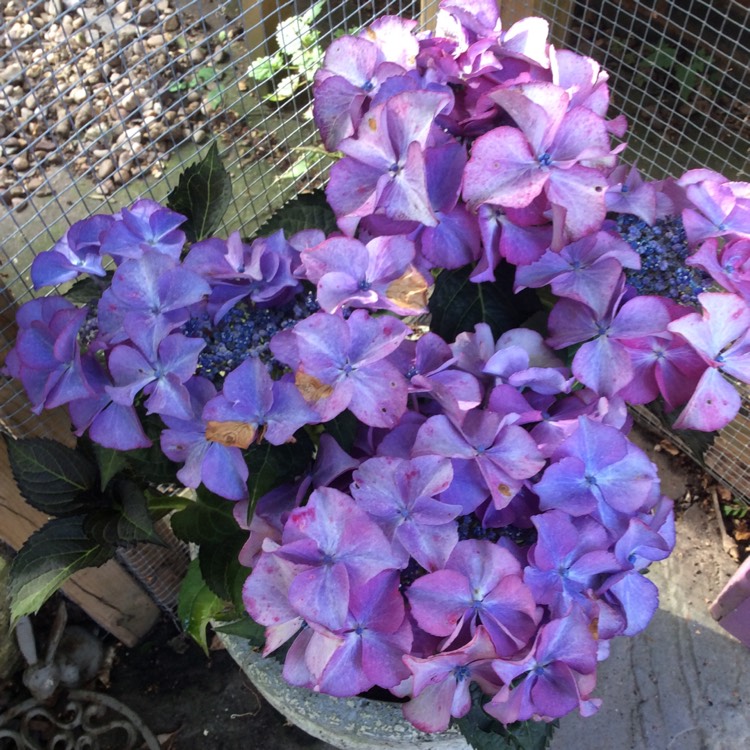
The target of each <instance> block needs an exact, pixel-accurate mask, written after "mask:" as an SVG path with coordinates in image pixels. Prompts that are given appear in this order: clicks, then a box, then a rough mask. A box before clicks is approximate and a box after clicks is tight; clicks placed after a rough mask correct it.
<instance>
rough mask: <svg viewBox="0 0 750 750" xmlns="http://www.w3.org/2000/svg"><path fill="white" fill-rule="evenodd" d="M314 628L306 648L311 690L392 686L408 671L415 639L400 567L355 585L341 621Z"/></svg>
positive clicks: (347, 691) (353, 691) (342, 692)
mask: <svg viewBox="0 0 750 750" xmlns="http://www.w3.org/2000/svg"><path fill="white" fill-rule="evenodd" d="M312 627H313V630H314V631H315V632H314V633H313V634H312V636H311V637H310V641H309V643H308V645H307V648H306V650H305V656H306V667H307V669H308V671H309V672H310V673H311V676H312V680H311V682H312V685H311V687H312V688H313V690H320V691H321V692H323V693H326V694H327V695H336V696H339V697H343V696H351V695H358V694H359V693H363V692H365V691H367V690H369V689H370V688H371V687H373V686H375V685H377V686H378V687H383V688H392V687H395V686H396V685H398V684H399V683H400V682H402V681H403V680H404V679H406V678H407V677H408V676H409V670H408V668H407V667H406V665H405V664H404V662H403V657H404V655H405V654H408V653H409V651H410V649H411V645H412V629H411V625H410V623H409V619H408V618H407V617H406V608H405V607H404V599H403V597H402V596H401V592H400V591H399V579H398V574H397V573H396V571H391V570H385V571H383V572H382V573H378V574H377V575H376V576H373V577H372V578H371V579H370V580H369V581H367V582H366V583H363V584H362V585H360V586H358V587H357V588H355V589H352V591H351V596H350V600H349V614H348V615H347V618H346V620H345V621H344V624H343V626H342V627H341V628H340V629H339V630H337V631H335V632H332V631H329V630H327V629H326V628H321V627H320V626H319V625H315V624H313V626H312Z"/></svg>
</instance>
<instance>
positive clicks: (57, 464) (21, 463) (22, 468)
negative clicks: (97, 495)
mask: <svg viewBox="0 0 750 750" xmlns="http://www.w3.org/2000/svg"><path fill="white" fill-rule="evenodd" d="M5 443H6V445H7V446H8V457H9V459H10V467H11V470H12V472H13V478H14V479H15V480H16V484H17V485H18V489H19V490H20V492H21V495H23V497H24V498H25V499H26V501H27V502H28V503H29V505H31V506H33V507H34V508H36V509H37V510H40V511H42V512H43V513H47V514H49V515H51V516H63V515H69V514H71V513H77V512H78V511H79V510H81V509H82V508H84V507H86V505H87V502H86V498H85V493H86V492H87V491H88V490H90V489H91V488H93V487H94V486H95V485H96V479H97V471H96V466H94V464H93V463H92V462H91V461H89V460H88V459H87V458H86V457H85V456H84V455H83V454H82V453H81V452H80V451H76V450H74V449H73V448H68V447H67V446H66V445H62V443H58V442H56V441H54V440H49V439H47V438H25V439H22V440H14V439H13V438H10V437H8V436H7V435H6V436H5Z"/></svg>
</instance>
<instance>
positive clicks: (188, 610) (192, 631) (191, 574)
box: [177, 560, 225, 655]
mask: <svg viewBox="0 0 750 750" xmlns="http://www.w3.org/2000/svg"><path fill="white" fill-rule="evenodd" d="M224 608H225V603H224V602H223V601H222V600H221V599H220V598H219V597H218V596H216V594H214V592H213V591H211V589H209V588H208V586H207V585H206V582H205V581H204V580H203V577H202V576H201V571H200V566H199V564H198V561H197V560H192V561H191V563H190V565H189V566H188V570H187V574H186V575H185V578H184V579H183V581H182V586H181V587H180V595H179V597H178V601H177V617H178V618H179V620H180V624H181V626H182V629H183V630H184V631H185V632H186V633H188V634H189V635H190V636H191V637H192V638H193V640H194V641H195V642H196V643H197V644H198V645H199V646H200V647H201V648H202V649H203V651H204V652H205V654H206V655H208V642H207V639H206V629H207V628H208V625H209V623H210V622H211V620H213V619H214V618H216V617H218V616H219V615H220V614H221V612H222V611H223V610H224Z"/></svg>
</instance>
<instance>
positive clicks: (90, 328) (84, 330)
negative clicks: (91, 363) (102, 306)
mask: <svg viewBox="0 0 750 750" xmlns="http://www.w3.org/2000/svg"><path fill="white" fill-rule="evenodd" d="M98 333H99V321H98V318H97V311H96V303H95V302H87V303H86V320H85V321H84V322H83V325H82V326H81V327H80V328H79V329H78V343H79V345H80V347H81V352H87V351H88V349H89V347H90V346H91V343H92V342H93V341H94V339H95V338H96V336H97V334H98Z"/></svg>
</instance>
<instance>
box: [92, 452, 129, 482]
mask: <svg viewBox="0 0 750 750" xmlns="http://www.w3.org/2000/svg"><path fill="white" fill-rule="evenodd" d="M92 448H93V451H94V455H95V456H96V463H97V465H98V467H99V489H101V491H102V492H104V489H105V488H106V486H107V485H108V484H109V483H110V481H111V480H112V478H113V477H115V476H117V475H118V474H119V473H120V472H121V471H124V470H125V469H126V468H127V466H128V459H127V458H126V454H125V453H123V452H122V451H117V450H115V449H114V448H105V447H104V446H101V445H99V443H93V444H92Z"/></svg>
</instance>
